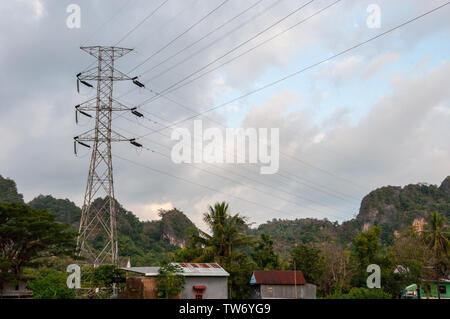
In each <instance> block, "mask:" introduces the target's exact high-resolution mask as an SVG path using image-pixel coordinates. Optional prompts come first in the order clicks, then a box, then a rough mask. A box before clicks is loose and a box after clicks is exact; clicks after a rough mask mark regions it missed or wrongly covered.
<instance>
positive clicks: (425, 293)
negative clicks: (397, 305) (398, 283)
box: [401, 279, 450, 299]
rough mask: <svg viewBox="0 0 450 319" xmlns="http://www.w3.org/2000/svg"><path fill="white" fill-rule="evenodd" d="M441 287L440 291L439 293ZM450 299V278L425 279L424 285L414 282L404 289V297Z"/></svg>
mask: <svg viewBox="0 0 450 319" xmlns="http://www.w3.org/2000/svg"><path fill="white" fill-rule="evenodd" d="M438 289H439V293H438ZM438 297H439V298H441V299H450V280H449V279H440V280H439V281H431V280H429V281H425V282H424V283H423V285H419V286H418V285H417V284H412V285H409V286H408V287H406V288H405V289H404V290H403V291H402V296H401V298H402V299H436V298H438Z"/></svg>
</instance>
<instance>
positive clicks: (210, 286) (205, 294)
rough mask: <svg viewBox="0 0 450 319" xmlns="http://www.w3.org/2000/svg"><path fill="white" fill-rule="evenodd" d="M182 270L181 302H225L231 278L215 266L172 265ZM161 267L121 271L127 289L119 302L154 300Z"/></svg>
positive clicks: (129, 268)
mask: <svg viewBox="0 0 450 319" xmlns="http://www.w3.org/2000/svg"><path fill="white" fill-rule="evenodd" d="M172 265H174V266H179V267H180V268H181V269H183V272H182V273H180V275H183V276H184V277H185V279H186V282H185V284H184V287H183V290H182V292H181V294H180V295H179V296H178V298H180V299H227V298H228V277H229V276H230V274H229V273H228V272H226V271H225V269H223V268H222V267H220V266H219V265H218V264H215V263H172ZM159 268H160V267H128V268H121V269H122V270H125V271H127V272H129V273H131V274H133V275H131V276H127V279H126V288H125V292H124V293H123V294H120V295H119V298H120V299H156V298H158V291H157V276H158V271H159Z"/></svg>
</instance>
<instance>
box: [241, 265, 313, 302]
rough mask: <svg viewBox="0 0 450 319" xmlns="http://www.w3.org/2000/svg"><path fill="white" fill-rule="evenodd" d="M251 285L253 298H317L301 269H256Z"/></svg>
mask: <svg viewBox="0 0 450 319" xmlns="http://www.w3.org/2000/svg"><path fill="white" fill-rule="evenodd" d="M250 285H251V298H252V299H298V298H300V299H316V286H315V285H313V284H308V283H307V282H306V280H305V277H303V273H302V272H301V271H300V270H296V271H295V270H255V271H253V274H252V278H251V279H250Z"/></svg>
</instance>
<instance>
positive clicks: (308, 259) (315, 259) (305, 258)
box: [291, 244, 324, 284]
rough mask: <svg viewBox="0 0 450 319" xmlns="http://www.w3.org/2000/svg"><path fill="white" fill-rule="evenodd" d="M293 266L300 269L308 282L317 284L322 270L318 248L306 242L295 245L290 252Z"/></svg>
mask: <svg viewBox="0 0 450 319" xmlns="http://www.w3.org/2000/svg"><path fill="white" fill-rule="evenodd" d="M291 258H292V262H293V263H295V268H296V269H297V270H301V271H302V273H303V276H304V277H305V279H306V281H307V282H308V283H312V284H317V283H318V282H319V281H320V279H321V276H322V274H323V271H324V263H323V256H322V255H321V253H320V250H319V249H317V248H315V247H313V246H308V245H306V244H300V245H297V246H296V247H295V248H294V249H293V250H292V252H291Z"/></svg>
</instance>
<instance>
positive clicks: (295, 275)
mask: <svg viewBox="0 0 450 319" xmlns="http://www.w3.org/2000/svg"><path fill="white" fill-rule="evenodd" d="M294 288H295V299H298V296H297V267H296V265H295V259H294Z"/></svg>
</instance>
